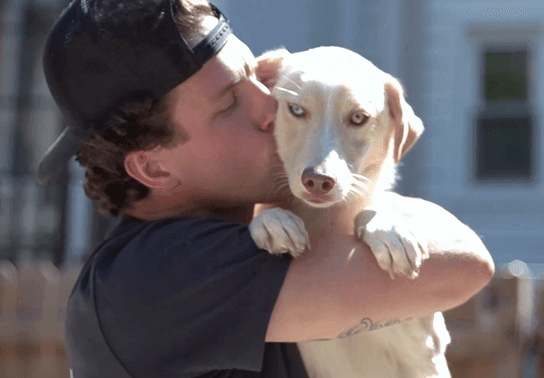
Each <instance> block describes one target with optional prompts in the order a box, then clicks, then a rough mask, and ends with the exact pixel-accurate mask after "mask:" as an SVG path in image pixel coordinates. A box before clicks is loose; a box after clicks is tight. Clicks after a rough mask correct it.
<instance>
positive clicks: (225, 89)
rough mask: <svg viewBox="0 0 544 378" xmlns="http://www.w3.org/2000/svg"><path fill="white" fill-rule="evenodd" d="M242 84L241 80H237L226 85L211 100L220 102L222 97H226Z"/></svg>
mask: <svg viewBox="0 0 544 378" xmlns="http://www.w3.org/2000/svg"><path fill="white" fill-rule="evenodd" d="M239 82H240V79H236V80H234V81H232V82H230V83H228V84H227V85H225V86H224V87H223V88H221V89H220V90H218V91H217V92H216V93H215V94H214V95H213V96H212V98H211V100H212V101H213V102H216V101H218V100H219V99H220V98H221V97H223V96H224V95H226V94H227V93H228V92H229V91H230V90H231V89H232V88H234V87H235V86H236V85H237V84H238V83H239Z"/></svg>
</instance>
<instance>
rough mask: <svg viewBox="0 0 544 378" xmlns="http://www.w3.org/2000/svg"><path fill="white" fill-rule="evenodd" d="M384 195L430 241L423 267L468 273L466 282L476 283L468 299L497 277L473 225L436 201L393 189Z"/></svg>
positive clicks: (399, 213)
mask: <svg viewBox="0 0 544 378" xmlns="http://www.w3.org/2000/svg"><path fill="white" fill-rule="evenodd" d="M384 196H386V197H385V198H387V201H388V203H390V204H391V206H392V209H393V211H394V212H395V213H397V214H398V215H399V216H401V217H402V218H405V219H406V220H407V221H408V222H409V224H410V228H411V229H413V230H414V233H415V234H416V235H417V237H418V238H421V239H423V240H425V241H426V242H427V247H428V250H429V259H428V260H427V261H425V262H424V263H423V267H422V269H424V268H425V266H427V269H432V268H435V267H436V268H437V269H440V270H442V269H447V270H450V271H451V270H457V269H458V270H459V274H461V275H462V276H468V281H467V283H466V284H467V285H474V289H473V290H468V292H467V295H468V297H467V300H468V299H469V298H470V297H471V296H472V295H474V294H476V293H477V292H478V291H479V290H481V288H483V287H484V286H485V285H487V283H488V282H489V281H490V280H491V279H492V278H493V274H494V272H495V264H494V262H493V258H492V257H491V254H490V253H489V251H488V250H487V248H486V247H485V245H484V243H483V242H482V240H481V239H480V237H479V236H478V235H477V234H476V233H475V232H474V231H473V230H472V229H471V228H470V227H468V226H467V225H465V224H463V223H462V222H461V221H460V220H459V219H457V218H456V217H455V216H453V215H452V214H451V213H449V212H448V211H447V210H445V209H444V208H442V207H440V206H438V205H437V204H435V203H432V202H429V201H425V200H423V199H420V198H411V197H404V196H401V195H399V194H397V193H393V192H386V193H385V194H384ZM444 273H445V274H448V273H447V272H444ZM451 273H455V272H451ZM456 281H457V280H456ZM479 281H480V282H481V283H480V284H478V282H479ZM459 289H463V288H462V287H459ZM471 293H472V294H471Z"/></svg>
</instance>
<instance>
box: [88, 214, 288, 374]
mask: <svg viewBox="0 0 544 378" xmlns="http://www.w3.org/2000/svg"><path fill="white" fill-rule="evenodd" d="M289 262H290V259H289V258H288V257H285V256H283V257H282V256H280V257H278V256H271V255H269V254H268V253H267V252H266V251H264V250H260V249H258V248H257V246H256V245H255V244H254V242H253V241H252V239H251V237H250V235H249V231H248V228H247V226H245V225H240V224H234V223H229V222H225V221H221V220H214V219H212V220H210V219H197V220H195V219H192V220H188V219H183V218H181V219H177V220H169V221H159V222H153V223H151V224H150V225H149V226H147V227H146V228H145V229H144V230H143V231H142V232H140V233H139V234H138V236H137V237H135V238H134V239H132V241H131V242H130V243H128V244H127V245H126V246H125V247H124V248H123V250H122V251H121V252H119V253H117V254H116V255H115V258H114V259H113V260H112V261H109V262H108V264H107V265H105V268H104V269H101V270H100V272H101V273H100V274H98V275H97V277H96V279H97V283H98V284H97V285H96V287H97V288H98V289H97V293H96V295H95V298H96V299H95V300H96V308H97V313H98V318H99V322H100V324H101V327H102V331H103V333H104V336H105V338H106V341H107V342H108V344H109V345H110V348H111V350H112V351H113V353H114V354H116V356H117V358H118V359H119V361H120V362H121V363H122V364H123V363H124V362H123V361H130V363H129V364H125V366H127V365H128V366H131V369H139V370H140V371H139V372H138V374H134V375H133V376H148V377H151V376H155V377H177V378H179V377H191V376H197V375H200V374H203V373H206V372H209V371H212V370H222V369H240V370H250V371H259V370H260V369H261V366H262V362H263V361H262V359H263V352H264V346H265V335H266V330H267V327H268V323H269V320H270V316H271V313H272V310H273V308H274V304H275V301H276V299H277V297H278V294H279V292H280V289H281V286H282V284H283V280H284V278H285V275H286V273H287V269H288V266H289ZM99 281H100V282H99ZM129 373H133V372H131V371H129Z"/></svg>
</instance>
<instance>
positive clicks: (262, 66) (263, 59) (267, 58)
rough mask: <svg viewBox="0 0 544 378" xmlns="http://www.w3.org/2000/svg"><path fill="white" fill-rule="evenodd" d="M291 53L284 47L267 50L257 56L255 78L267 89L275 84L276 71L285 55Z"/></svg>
mask: <svg viewBox="0 0 544 378" xmlns="http://www.w3.org/2000/svg"><path fill="white" fill-rule="evenodd" d="M290 54H291V53H290V52H289V51H287V50H286V49H284V48H281V49H277V50H271V51H267V52H265V53H264V54H262V55H261V56H259V57H258V58H257V68H256V70H255V74H256V75H257V79H258V80H259V81H260V82H261V83H263V84H264V85H265V86H266V87H267V88H268V89H272V87H273V86H274V85H276V81H277V79H278V71H279V69H280V66H281V63H282V62H283V59H285V57H287V56H289V55H290Z"/></svg>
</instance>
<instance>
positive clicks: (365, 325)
mask: <svg viewBox="0 0 544 378" xmlns="http://www.w3.org/2000/svg"><path fill="white" fill-rule="evenodd" d="M407 320H412V318H406V319H404V320H401V319H391V320H389V321H387V322H385V323H383V324H381V323H380V322H376V323H374V322H372V320H370V319H369V318H363V320H361V321H360V322H359V324H357V325H356V326H354V327H351V328H349V329H346V330H345V331H343V332H342V333H340V334H339V335H338V336H337V337H336V338H337V339H344V338H346V337H350V336H353V335H357V334H358V333H362V332H368V331H374V330H376V329H380V328H384V327H389V326H392V325H395V324H399V323H402V322H405V321H407ZM331 340H333V339H314V340H311V341H331Z"/></svg>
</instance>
